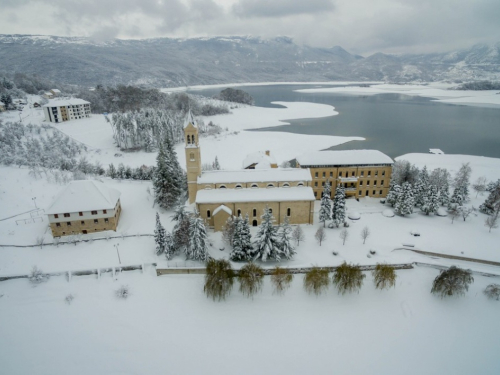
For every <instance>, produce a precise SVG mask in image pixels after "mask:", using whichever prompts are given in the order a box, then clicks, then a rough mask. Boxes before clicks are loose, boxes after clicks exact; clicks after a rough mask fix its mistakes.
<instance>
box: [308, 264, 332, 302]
mask: <svg viewBox="0 0 500 375" xmlns="http://www.w3.org/2000/svg"><path fill="white" fill-rule="evenodd" d="M329 285H330V278H329V277H328V270H327V269H325V268H319V267H313V268H311V269H310V270H309V271H307V272H306V274H305V275H304V289H305V290H306V291H307V293H309V294H311V293H314V294H316V295H317V296H318V295H320V294H321V293H323V292H326V290H327V289H328V286H329Z"/></svg>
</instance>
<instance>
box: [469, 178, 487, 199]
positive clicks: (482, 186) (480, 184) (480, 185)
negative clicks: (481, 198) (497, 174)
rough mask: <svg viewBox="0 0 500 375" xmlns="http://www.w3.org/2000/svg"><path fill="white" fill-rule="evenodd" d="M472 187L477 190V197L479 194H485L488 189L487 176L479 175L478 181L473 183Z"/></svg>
mask: <svg viewBox="0 0 500 375" xmlns="http://www.w3.org/2000/svg"><path fill="white" fill-rule="evenodd" d="M472 188H473V189H474V191H475V192H476V198H477V196H478V195H479V194H481V195H483V193H484V192H485V191H486V177H478V179H477V180H476V182H474V183H473V184H472Z"/></svg>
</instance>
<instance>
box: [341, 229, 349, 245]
mask: <svg viewBox="0 0 500 375" xmlns="http://www.w3.org/2000/svg"><path fill="white" fill-rule="evenodd" d="M348 237H349V232H348V231H347V229H342V231H341V232H340V239H341V240H342V245H345V241H346V240H347V238H348Z"/></svg>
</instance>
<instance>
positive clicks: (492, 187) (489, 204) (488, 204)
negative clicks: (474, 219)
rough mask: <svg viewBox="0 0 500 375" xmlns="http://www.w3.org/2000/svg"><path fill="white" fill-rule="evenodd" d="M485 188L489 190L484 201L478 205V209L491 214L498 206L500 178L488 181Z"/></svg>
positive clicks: (499, 200)
mask: <svg viewBox="0 0 500 375" xmlns="http://www.w3.org/2000/svg"><path fill="white" fill-rule="evenodd" d="M486 190H487V191H489V192H490V194H489V195H488V198H486V200H485V201H484V203H483V204H481V205H480V206H479V210H480V211H481V212H482V213H485V214H487V215H491V214H493V213H495V212H497V211H498V210H499V208H500V180H498V181H496V182H491V183H489V184H488V187H487V189H486Z"/></svg>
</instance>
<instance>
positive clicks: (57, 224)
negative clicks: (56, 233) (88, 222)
mask: <svg viewBox="0 0 500 375" xmlns="http://www.w3.org/2000/svg"><path fill="white" fill-rule="evenodd" d="M104 223H106V224H107V223H109V219H104ZM80 224H81V225H85V220H82V221H80ZM94 224H99V219H94ZM60 226H61V223H56V227H60ZM66 226H67V227H70V226H71V221H68V222H67V223H66Z"/></svg>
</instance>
